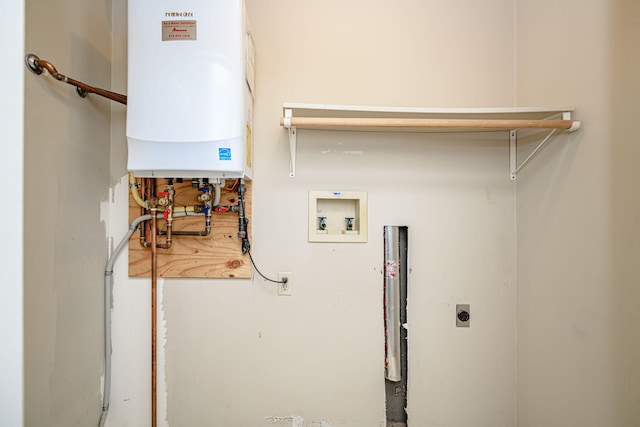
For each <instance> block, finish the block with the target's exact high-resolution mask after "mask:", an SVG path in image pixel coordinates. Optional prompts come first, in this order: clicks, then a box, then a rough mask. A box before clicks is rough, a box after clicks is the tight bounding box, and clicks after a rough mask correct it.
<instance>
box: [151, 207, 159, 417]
mask: <svg viewBox="0 0 640 427" xmlns="http://www.w3.org/2000/svg"><path fill="white" fill-rule="evenodd" d="M157 213H158V209H157V208H155V207H153V208H151V233H150V234H151V427H156V412H157V408H156V389H157V381H156V373H157V366H156V352H157V349H156V345H157V339H156V299H157V286H158V250H157V247H156V227H157V222H158V220H157V218H156V214H157Z"/></svg>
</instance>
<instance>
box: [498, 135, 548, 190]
mask: <svg viewBox="0 0 640 427" xmlns="http://www.w3.org/2000/svg"><path fill="white" fill-rule="evenodd" d="M557 132H558V129H552V130H551V132H549V133H548V134H547V136H546V137H545V138H544V139H543V140H542V142H541V143H540V144H538V146H537V147H536V149H535V150H533V151H532V152H531V154H529V156H528V157H527V158H526V159H524V161H523V162H522V163H521V164H520V166H517V167H515V166H516V164H517V158H516V145H517V144H516V135H515V133H516V132H515V131H511V133H510V134H509V135H510V137H509V148H510V150H509V151H510V157H511V180H512V181H515V179H516V175H517V174H518V172H520V170H521V169H522V168H523V167H524V165H526V164H527V163H529V160H531V159H532V158H533V156H535V155H536V154H537V153H538V151H539V150H540V149H541V148H542V147H543V146H544V145H545V144H546V143H547V142H549V140H550V139H551V137H552V136H553V135H555V134H556V133H557Z"/></svg>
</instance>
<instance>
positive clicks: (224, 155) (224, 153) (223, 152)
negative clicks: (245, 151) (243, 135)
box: [218, 148, 231, 160]
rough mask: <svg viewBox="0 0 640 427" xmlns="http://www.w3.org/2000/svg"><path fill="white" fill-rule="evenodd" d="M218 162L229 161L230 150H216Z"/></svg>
mask: <svg viewBox="0 0 640 427" xmlns="http://www.w3.org/2000/svg"><path fill="white" fill-rule="evenodd" d="M218 157H219V158H220V160H231V148H218Z"/></svg>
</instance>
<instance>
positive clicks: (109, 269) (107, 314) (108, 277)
mask: <svg viewBox="0 0 640 427" xmlns="http://www.w3.org/2000/svg"><path fill="white" fill-rule="evenodd" d="M173 216H174V218H179V217H184V216H202V214H197V213H188V212H175V213H174V214H173ZM156 217H157V218H163V214H158V215H156ZM150 219H151V215H142V216H139V217H137V218H136V219H134V220H133V221H132V222H131V224H129V230H128V231H127V233H126V234H125V235H124V237H123V238H122V240H120V243H118V245H117V246H116V247H115V249H114V250H113V252H112V253H111V256H110V257H109V259H108V260H107V264H106V266H105V269H104V383H103V391H102V413H101V414H100V421H99V423H98V426H99V427H104V425H105V422H106V420H107V414H108V412H109V403H110V401H111V285H112V281H113V265H114V264H115V262H116V259H117V258H118V255H119V254H120V252H121V251H122V249H123V248H124V247H125V246H126V245H127V243H128V242H129V239H130V238H131V236H132V235H133V233H134V232H135V231H136V230H137V229H138V226H139V225H140V223H142V222H144V221H148V220H150Z"/></svg>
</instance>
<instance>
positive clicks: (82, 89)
mask: <svg viewBox="0 0 640 427" xmlns="http://www.w3.org/2000/svg"><path fill="white" fill-rule="evenodd" d="M25 62H26V64H27V68H29V70H31V71H32V72H34V73H35V74H42V72H43V71H44V70H47V71H48V72H49V74H51V77H53V78H54V79H56V80H58V81H61V82H64V83H68V84H70V85H72V86H75V87H76V88H77V89H76V90H77V91H78V95H80V96H81V97H83V98H84V97H85V96H87V93H95V94H96V95H99V96H102V97H104V98H107V99H110V100H112V101H115V102H119V103H120V104H124V105H127V95H122V94H120V93H116V92H111V91H109V90H106V89H100V88H97V87H93V86H89V85H88V84H86V83H82V82H80V81H78V80H74V79H72V78H70V77H67V76H65V75H64V74H60V73H59V72H58V70H56V67H55V66H54V65H53V64H52V63H51V62H49V61H45V60H44V59H40V58H38V57H37V56H36V55H34V54H32V53H30V54H28V55H27V56H26V58H25Z"/></svg>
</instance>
